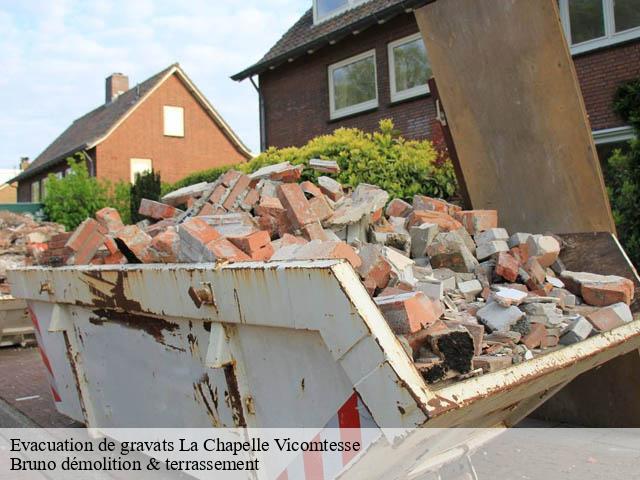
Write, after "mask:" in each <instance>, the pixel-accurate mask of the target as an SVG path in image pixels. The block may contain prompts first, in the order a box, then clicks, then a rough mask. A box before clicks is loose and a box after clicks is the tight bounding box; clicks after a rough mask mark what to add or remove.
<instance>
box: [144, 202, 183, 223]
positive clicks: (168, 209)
mask: <svg viewBox="0 0 640 480" xmlns="http://www.w3.org/2000/svg"><path fill="white" fill-rule="evenodd" d="M138 213H139V214H140V215H142V216H144V217H149V218H153V219H154V220H163V219H165V218H173V217H175V216H176V215H178V214H180V213H182V210H178V209H177V208H175V207H172V206H171V205H167V204H165V203H160V202H154V201H153V200H149V199H148V198H143V199H142V200H141V201H140V208H139V209H138Z"/></svg>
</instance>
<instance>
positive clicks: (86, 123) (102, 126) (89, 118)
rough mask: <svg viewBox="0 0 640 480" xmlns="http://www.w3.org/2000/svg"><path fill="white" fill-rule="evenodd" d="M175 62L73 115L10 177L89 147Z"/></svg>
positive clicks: (27, 173)
mask: <svg viewBox="0 0 640 480" xmlns="http://www.w3.org/2000/svg"><path fill="white" fill-rule="evenodd" d="M176 65H177V64H174V65H170V66H169V67H167V68H165V69H164V70H162V71H161V72H158V73H156V74H155V75H153V76H152V77H150V78H148V79H147V80H145V81H144V82H142V83H140V84H138V85H136V86H135V87H133V88H131V89H129V90H127V91H126V92H124V93H123V94H121V95H120V96H118V97H117V98H116V99H115V100H113V101H112V102H110V103H107V104H104V105H101V106H99V107H98V108H96V109H95V110H92V111H90V112H89V113H87V114H86V115H84V116H82V117H80V118H78V119H76V120H75V121H74V122H73V123H72V124H71V125H70V126H69V128H67V129H66V130H65V131H64V132H62V134H61V135H60V136H59V137H58V138H56V139H55V140H54V141H53V143H51V145H49V146H48V147H47V148H45V149H44V151H43V152H42V153H41V154H40V155H38V157H37V158H36V159H35V160H34V161H33V162H31V165H29V167H28V168H27V169H26V170H25V171H23V172H22V173H21V174H20V175H18V176H17V177H15V178H14V179H13V180H14V181H16V180H24V179H25V178H29V177H31V176H32V175H34V174H36V173H38V172H41V171H43V170H46V168H47V167H49V166H51V165H54V164H56V163H58V162H60V161H63V160H65V159H66V158H67V157H68V156H69V155H72V154H74V153H75V152H78V151H81V150H84V149H86V148H90V147H91V146H93V145H94V143H95V142H96V141H98V140H100V139H101V138H102V137H103V136H104V135H106V134H107V133H108V132H109V130H110V129H111V128H112V127H113V126H114V125H115V124H116V123H118V121H119V120H120V119H121V118H122V117H123V116H124V115H126V113H127V112H128V111H129V110H130V109H131V108H132V107H133V106H134V105H136V104H137V103H138V102H139V101H140V99H141V98H143V97H144V96H145V94H146V93H147V92H149V91H150V90H152V89H153V88H154V87H155V86H156V85H157V84H158V82H160V81H161V80H162V79H163V78H164V76H165V75H166V74H167V73H168V72H169V70H171V69H172V68H173V67H175V66H176Z"/></svg>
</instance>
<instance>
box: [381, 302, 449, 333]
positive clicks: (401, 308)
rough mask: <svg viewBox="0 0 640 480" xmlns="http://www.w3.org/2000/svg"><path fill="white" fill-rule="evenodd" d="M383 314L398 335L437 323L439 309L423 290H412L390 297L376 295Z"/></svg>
mask: <svg viewBox="0 0 640 480" xmlns="http://www.w3.org/2000/svg"><path fill="white" fill-rule="evenodd" d="M375 302H376V304H377V305H378V308H380V311H381V312H382V315H383V316H384V318H385V320H386V321H387V323H388V324H389V326H390V327H391V330H393V332H394V333H395V334H397V335H406V334H410V333H415V332H417V331H419V330H421V329H422V328H424V327H427V326H429V325H431V324H433V323H435V322H436V321H437V320H438V318H439V316H440V315H439V311H440V310H439V309H436V308H434V304H433V303H434V302H432V301H431V300H430V299H429V298H428V297H427V296H425V295H424V293H422V292H411V293H405V294H401V295H395V296H390V297H376V298H375Z"/></svg>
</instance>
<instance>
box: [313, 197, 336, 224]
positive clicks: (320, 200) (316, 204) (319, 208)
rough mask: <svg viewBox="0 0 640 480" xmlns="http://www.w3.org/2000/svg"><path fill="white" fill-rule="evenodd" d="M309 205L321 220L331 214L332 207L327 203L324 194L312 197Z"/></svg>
mask: <svg viewBox="0 0 640 480" xmlns="http://www.w3.org/2000/svg"><path fill="white" fill-rule="evenodd" d="M309 206H310V207H311V210H312V211H313V213H314V215H315V216H316V217H317V218H318V220H320V221H321V222H322V221H324V220H326V219H327V218H329V217H330V216H331V215H333V209H332V208H331V206H330V205H329V202H327V199H326V198H325V196H324V195H321V196H319V197H314V198H312V199H311V200H309Z"/></svg>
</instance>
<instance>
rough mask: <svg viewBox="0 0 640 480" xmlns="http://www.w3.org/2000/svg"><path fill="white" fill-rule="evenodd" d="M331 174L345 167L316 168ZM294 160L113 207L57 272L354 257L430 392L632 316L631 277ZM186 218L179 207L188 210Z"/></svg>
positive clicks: (52, 254)
mask: <svg viewBox="0 0 640 480" xmlns="http://www.w3.org/2000/svg"><path fill="white" fill-rule="evenodd" d="M313 166H314V168H317V169H318V170H320V171H322V172H329V173H334V172H336V170H337V165H336V164H335V163H332V162H327V161H324V162H316V163H315V164H314V165H313ZM301 174H302V167H294V166H292V165H290V164H288V163H283V164H278V165H274V166H269V167H265V168H262V169H260V170H258V171H256V172H255V173H253V174H251V175H245V174H242V173H240V172H237V171H229V172H227V173H226V174H224V175H223V176H222V177H220V178H219V179H218V180H217V181H216V182H214V183H211V184H209V183H201V184H198V185H193V186H190V187H186V188H183V189H180V190H177V191H175V192H172V193H171V194H169V195H167V196H165V197H164V198H163V199H162V200H163V203H159V202H154V201H150V200H143V201H142V203H141V205H140V213H141V214H142V215H144V216H145V217H147V218H148V220H145V221H143V222H140V223H139V224H137V225H128V226H125V225H123V224H122V222H121V220H120V217H119V216H118V214H117V212H116V211H115V210H114V209H110V208H106V209H103V210H101V211H99V212H98V213H97V214H96V219H95V220H94V219H88V220H86V221H85V222H84V223H83V224H82V225H81V226H80V227H79V228H78V229H77V230H76V231H75V232H74V233H73V234H72V235H70V236H69V234H66V236H65V235H60V236H58V237H56V238H54V239H53V241H52V242H51V244H50V247H49V249H48V257H47V259H46V261H47V262H49V263H50V264H85V263H93V264H122V263H132V262H134V263H184V262H187V263H195V262H243V261H283V260H313V259H346V260H347V261H349V262H350V263H351V265H352V266H353V267H354V269H355V270H356V272H357V273H358V274H359V275H360V276H361V278H362V281H363V284H364V286H365V288H366V290H367V291H368V292H369V294H370V295H371V296H372V297H373V299H374V301H375V303H376V304H377V305H378V307H379V308H380V311H381V312H382V314H383V316H384V317H385V318H386V320H387V322H388V323H389V325H390V327H391V328H392V330H393V331H394V332H395V333H396V335H397V336H398V338H399V340H400V341H401V343H402V344H403V346H404V347H405V349H406V350H407V352H408V353H409V354H410V355H411V356H412V357H413V359H414V361H415V364H416V367H417V368H418V370H419V371H420V372H421V373H422V375H423V377H424V378H425V380H426V381H427V382H429V383H434V382H438V381H443V380H447V379H453V378H460V377H463V378H464V377H467V376H469V375H476V374H481V373H485V372H493V371H496V370H499V369H501V368H505V367H508V366H510V365H512V364H514V363H519V362H522V361H524V360H527V359H531V358H533V357H534V356H535V355H537V354H540V353H541V352H543V351H544V350H547V349H554V348H560V346H562V345H568V344H572V343H575V342H578V341H581V340H584V339H586V338H587V337H589V336H590V335H592V334H594V333H597V332H602V331H606V330H610V329H612V328H615V327H618V326H620V325H623V324H624V323H627V322H630V321H631V320H632V314H631V311H630V309H629V304H630V303H631V300H632V298H633V294H634V285H633V283H632V282H631V281H630V280H628V279H625V278H621V277H615V276H603V275H595V274H590V273H579V272H570V271H567V270H566V269H565V268H564V267H563V265H562V263H561V261H560V260H559V254H560V250H561V240H560V239H558V238H556V237H554V236H553V235H533V234H529V233H513V234H512V235H509V233H508V232H507V231H506V230H505V229H503V228H499V227H498V214H497V212H496V211H495V210H470V211H464V210H462V209H461V208H460V207H458V206H456V205H453V204H450V203H448V202H445V201H443V200H439V199H435V198H429V197H425V196H420V195H416V196H415V197H414V198H413V203H412V204H409V203H407V202H405V201H402V200H399V199H395V200H392V201H391V202H389V195H388V194H387V192H385V191H384V190H382V189H380V188H378V187H375V186H372V185H366V184H361V185H359V186H357V187H356V188H355V189H353V190H352V191H347V190H346V189H344V188H343V187H342V185H340V184H339V183H337V182H336V181H335V180H333V179H332V178H330V177H328V176H320V177H319V178H318V182H317V185H316V184H314V183H312V182H309V181H303V182H301V183H298V182H299V181H300V179H301ZM181 208H182V209H181Z"/></svg>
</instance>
